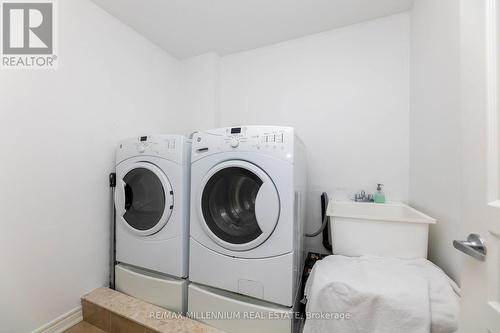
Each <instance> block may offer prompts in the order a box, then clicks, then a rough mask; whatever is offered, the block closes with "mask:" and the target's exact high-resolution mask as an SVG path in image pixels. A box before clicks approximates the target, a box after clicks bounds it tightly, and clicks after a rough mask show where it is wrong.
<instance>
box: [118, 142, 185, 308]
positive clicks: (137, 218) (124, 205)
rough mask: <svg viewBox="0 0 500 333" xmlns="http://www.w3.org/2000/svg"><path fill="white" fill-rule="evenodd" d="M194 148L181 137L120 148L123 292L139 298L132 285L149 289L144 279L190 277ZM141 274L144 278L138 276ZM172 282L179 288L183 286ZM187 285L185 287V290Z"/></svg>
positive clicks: (125, 144)
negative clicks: (191, 161) (192, 162)
mask: <svg viewBox="0 0 500 333" xmlns="http://www.w3.org/2000/svg"><path fill="white" fill-rule="evenodd" d="M190 148H191V143H190V141H189V140H187V139H186V138H185V137H184V136H181V135H152V136H142V137H136V138H131V139H127V140H124V141H122V142H120V143H119V145H118V149H117V151H116V179H117V183H116V191H115V208H116V261H117V262H118V263H119V266H116V268H115V272H116V279H117V281H116V286H117V289H124V290H127V291H129V292H127V293H129V294H132V295H133V296H136V295H134V291H133V290H132V289H133V288H130V286H131V285H134V286H145V285H146V282H144V281H146V280H144V279H142V280H140V279H139V280H137V277H138V276H142V277H144V278H147V279H149V280H148V281H152V282H153V281H154V282H155V283H156V282H157V281H158V279H156V278H154V276H155V274H158V273H160V274H163V275H167V276H165V279H166V281H167V282H168V283H167V284H166V285H168V284H169V282H170V280H168V279H169V277H172V278H186V277H187V276H188V250H189V248H188V241H189V190H190V185H189V172H190V168H189V165H190V163H189V161H190ZM141 269H142V270H144V274H142V275H140V274H139V273H138V272H140V270H141ZM150 273H151V274H150ZM141 281H142V282H141ZM181 282H182V281H181ZM172 283H173V284H171V285H177V284H178V283H179V281H174V280H172ZM185 284H186V283H184V282H182V290H185V288H186V286H185ZM164 285H165V284H164ZM135 289H137V288H135ZM130 290H132V291H130ZM166 290H167V289H166ZM158 292H159V291H158V290H157V292H156V293H157V294H158ZM135 293H136V294H138V295H139V294H151V295H152V294H154V293H155V292H154V291H146V292H145V291H144V290H140V291H138V290H136V292H135ZM180 293H183V294H184V295H185V292H183V291H180ZM156 303H158V302H156ZM174 310H177V309H174Z"/></svg>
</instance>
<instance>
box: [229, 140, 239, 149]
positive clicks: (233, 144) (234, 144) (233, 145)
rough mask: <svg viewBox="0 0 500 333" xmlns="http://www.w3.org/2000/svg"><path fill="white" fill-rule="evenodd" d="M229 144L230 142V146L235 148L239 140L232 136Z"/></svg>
mask: <svg viewBox="0 0 500 333" xmlns="http://www.w3.org/2000/svg"><path fill="white" fill-rule="evenodd" d="M230 144H231V147H233V148H236V147H238V146H239V145H240V141H239V140H238V139H237V138H232V139H231V143H230Z"/></svg>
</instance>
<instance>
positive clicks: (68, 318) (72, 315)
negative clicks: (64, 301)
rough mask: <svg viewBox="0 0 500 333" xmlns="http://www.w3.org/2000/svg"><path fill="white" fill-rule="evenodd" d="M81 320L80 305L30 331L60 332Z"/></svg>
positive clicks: (43, 332) (36, 332) (41, 332)
mask: <svg viewBox="0 0 500 333" xmlns="http://www.w3.org/2000/svg"><path fill="white" fill-rule="evenodd" d="M82 320H83V313H82V307H81V306H78V307H76V308H74V309H73V310H71V311H68V312H66V313H65V314H63V315H62V316H60V317H57V318H56V319H54V320H52V321H51V322H50V323H47V324H45V325H43V326H42V327H40V328H37V329H36V330H34V331H33V332H32V333H62V332H64V331H65V330H67V329H68V328H70V327H71V326H74V325H76V324H78V323H79V322H81V321H82Z"/></svg>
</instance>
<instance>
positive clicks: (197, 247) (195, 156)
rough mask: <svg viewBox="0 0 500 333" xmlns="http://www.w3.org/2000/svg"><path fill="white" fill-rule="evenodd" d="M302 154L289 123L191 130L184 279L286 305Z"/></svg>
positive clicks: (291, 288) (291, 292)
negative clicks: (186, 274)
mask: <svg viewBox="0 0 500 333" xmlns="http://www.w3.org/2000/svg"><path fill="white" fill-rule="evenodd" d="M305 190H306V156H305V148H304V145H303V143H302V141H301V140H300V139H299V138H298V137H297V136H296V135H295V131H294V130H293V128H290V127H275V126H242V127H232V128H219V129H214V130H209V131H205V132H198V133H195V134H194V136H193V146H192V152H191V213H190V215H191V216H190V218H191V221H190V260H189V267H190V280H191V281H193V282H196V283H199V284H202V285H206V286H209V287H215V288H220V289H223V290H228V291H232V292H236V293H240V294H243V295H247V296H251V297H254V298H258V299H262V300H265V301H269V302H273V303H277V304H281V305H285V306H289V307H291V306H292V305H293V304H294V300H295V298H296V295H297V292H298V287H299V281H300V275H301V271H302V264H303V258H304V255H303V253H304V251H303V223H304V219H305Z"/></svg>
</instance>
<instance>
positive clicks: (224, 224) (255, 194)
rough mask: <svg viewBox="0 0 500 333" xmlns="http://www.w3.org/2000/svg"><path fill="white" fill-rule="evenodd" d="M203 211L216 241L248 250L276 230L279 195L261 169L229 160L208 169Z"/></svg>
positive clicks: (225, 245)
mask: <svg viewBox="0 0 500 333" xmlns="http://www.w3.org/2000/svg"><path fill="white" fill-rule="evenodd" d="M201 210H202V214H203V218H204V221H205V224H206V227H208V229H209V230H210V231H211V233H212V234H213V236H215V237H212V238H213V239H214V240H216V241H217V242H218V243H219V244H221V245H222V246H224V247H226V248H230V249H233V250H248V249H250V248H253V247H255V246H258V245H259V244H261V243H263V242H264V241H265V240H266V239H267V238H268V237H269V235H270V234H271V233H272V231H273V230H274V228H275V226H276V224H277V220H278V216H279V198H278V194H277V191H276V188H275V187H274V184H273V183H272V181H271V180H270V179H269V177H268V176H267V175H266V174H265V173H264V172H263V171H262V170H260V169H258V168H257V167H256V166H254V165H253V164H250V163H248V162H244V161H238V162H229V163H228V162H226V163H223V164H222V165H220V166H218V167H217V168H215V170H212V171H211V172H209V175H208V177H207V179H206V182H205V185H204V187H203V193H202V196H201Z"/></svg>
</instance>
